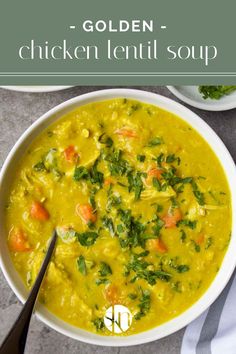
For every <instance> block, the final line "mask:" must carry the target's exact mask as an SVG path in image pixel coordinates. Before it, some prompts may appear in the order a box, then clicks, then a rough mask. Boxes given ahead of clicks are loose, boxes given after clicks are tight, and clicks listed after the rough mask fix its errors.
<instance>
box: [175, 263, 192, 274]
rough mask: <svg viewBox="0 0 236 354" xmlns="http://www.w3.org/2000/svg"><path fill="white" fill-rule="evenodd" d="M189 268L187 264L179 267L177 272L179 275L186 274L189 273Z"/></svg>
mask: <svg viewBox="0 0 236 354" xmlns="http://www.w3.org/2000/svg"><path fill="white" fill-rule="evenodd" d="M189 269H190V268H189V266H188V265H186V264H181V265H179V266H177V268H176V270H177V272H178V273H185V272H188V271H189Z"/></svg>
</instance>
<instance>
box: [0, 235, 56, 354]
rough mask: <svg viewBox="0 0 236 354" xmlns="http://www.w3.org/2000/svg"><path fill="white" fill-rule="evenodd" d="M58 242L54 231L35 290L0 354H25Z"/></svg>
mask: <svg viewBox="0 0 236 354" xmlns="http://www.w3.org/2000/svg"><path fill="white" fill-rule="evenodd" d="M56 240H57V233H56V231H55V230H54V231H53V235H52V239H51V242H50V245H49V247H48V250H47V253H46V256H45V258H44V261H43V263H42V266H41V268H40V271H39V274H38V276H37V278H36V281H35V283H34V286H33V288H32V289H31V291H30V294H29V297H28V299H27V301H26V303H25V305H24V307H23V309H22V311H21V313H20V315H19V317H18V318H17V320H16V322H15V323H14V325H13V326H12V328H11V330H10V331H9V333H8V335H7V336H6V338H5V339H4V341H3V343H2V345H1V347H0V354H23V353H24V350H25V343H26V339H27V333H28V329H29V324H30V319H31V315H32V312H33V309H34V305H35V302H36V299H37V296H38V292H39V289H40V286H41V283H42V280H43V277H44V274H45V272H46V270H47V266H48V263H49V261H50V259H51V257H52V254H53V251H54V248H55V244H56Z"/></svg>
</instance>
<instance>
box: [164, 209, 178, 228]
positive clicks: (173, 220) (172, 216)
mask: <svg viewBox="0 0 236 354" xmlns="http://www.w3.org/2000/svg"><path fill="white" fill-rule="evenodd" d="M181 219H182V214H181V211H180V209H179V208H174V209H173V210H172V211H169V212H168V213H167V214H166V215H165V216H163V217H162V221H164V223H165V228H167V229H171V228H173V227H176V224H177V222H178V221H180V220H181Z"/></svg>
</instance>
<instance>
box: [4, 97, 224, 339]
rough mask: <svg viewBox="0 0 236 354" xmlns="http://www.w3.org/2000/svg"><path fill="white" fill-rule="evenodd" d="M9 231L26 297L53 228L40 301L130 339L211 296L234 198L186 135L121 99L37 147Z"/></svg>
mask: <svg viewBox="0 0 236 354" xmlns="http://www.w3.org/2000/svg"><path fill="white" fill-rule="evenodd" d="M6 222H7V229H8V232H9V235H8V245H9V249H10V252H11V256H12V260H13V263H14V266H15V268H16V269H17V271H18V272H19V273H20V275H21V276H22V279H23V280H24V282H25V284H26V286H27V287H28V288H30V287H31V286H32V285H33V283H34V281H35V278H36V276H37V274H38V271H39V268H40V265H41V263H42V260H43V258H44V256H45V251H46V249H47V245H48V241H49V239H50V237H51V234H52V231H53V229H55V228H56V230H57V233H58V236H59V237H58V242H57V246H56V249H55V253H54V256H53V258H52V261H51V263H50V265H49V268H48V271H47V274H46V277H45V279H44V282H43V285H42V288H41V292H40V301H41V302H42V303H43V304H45V306H46V307H47V308H48V309H49V310H50V311H51V312H53V313H54V314H55V315H56V316H58V317H60V318H61V319H63V320H64V321H66V322H68V323H70V324H72V325H75V326H78V327H80V328H82V329H85V330H88V331H91V332H94V333H97V334H101V335H114V334H120V335H131V334H135V333H139V332H142V331H145V330H147V329H150V328H152V327H155V326H158V325H160V324H162V323H164V322H166V321H168V320H170V319H172V318H174V317H176V316H177V315H179V314H181V313H182V312H183V311H185V310H186V309H187V308H189V307H190V306H191V305H192V304H193V303H194V302H196V301H197V300H198V299H199V298H200V296H201V295H202V294H203V293H204V292H205V291H206V289H207V288H208V287H209V285H210V284H211V282H212V280H213V279H214V277H215V275H216V273H217V271H218V270H219V267H220V265H221V262H222V259H223V257H224V254H225V251H226V249H227V245H228V243H229V240H230V231H231V196H230V191H229V187H228V184H227V180H226V177H225V175H224V171H223V169H222V167H221V165H220V162H219V161H218V159H217V157H216V156H215V154H214V152H213V151H212V150H211V148H210V147H209V145H208V144H207V142H206V141H205V140H204V139H203V138H202V137H201V136H200V135H199V134H198V133H197V132H196V131H195V130H194V129H193V128H192V127H191V126H189V125H188V124H187V123H186V122H184V121H183V120H181V119H180V118H178V117H177V116H175V115H174V114H172V113H170V112H167V111H164V110H162V109H160V108H158V107H155V106H152V105H149V104H144V103H142V102H137V101H132V100H127V99H125V98H124V99H123V98H119V99H113V100H109V101H104V102H96V103H92V104H88V105H86V106H81V107H79V108H77V109H76V110H74V111H72V112H71V113H68V114H67V115H65V116H64V117H62V118H61V119H60V120H58V121H56V122H55V123H54V124H53V125H51V126H50V127H49V128H48V129H47V130H45V131H44V132H43V133H42V134H41V135H40V136H38V137H37V138H36V139H35V141H34V142H33V144H32V145H31V146H30V147H29V149H28V151H27V152H26V153H25V155H24V157H23V159H22V161H20V162H19V166H18V167H17V171H16V174H15V177H14V182H13V184H12V187H11V191H10V195H9V202H8V205H7V208H6ZM116 305H122V306H123V309H126V315H127V317H126V318H127V319H126V323H125V326H124V324H122V323H120V322H119V319H120V317H119V316H118V317H117V316H116V314H115V315H114V312H112V311H113V310H114V309H117V306H116ZM108 314H109V315H108ZM117 318H118V319H117ZM109 323H110V325H109Z"/></svg>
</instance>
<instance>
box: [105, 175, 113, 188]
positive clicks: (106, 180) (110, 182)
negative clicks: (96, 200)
mask: <svg viewBox="0 0 236 354" xmlns="http://www.w3.org/2000/svg"><path fill="white" fill-rule="evenodd" d="M114 183H115V182H114V180H113V179H112V178H110V177H108V178H106V179H105V180H104V186H110V185H111V184H114Z"/></svg>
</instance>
